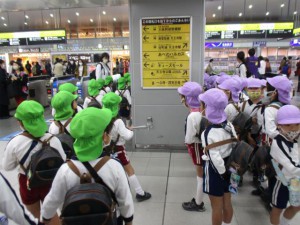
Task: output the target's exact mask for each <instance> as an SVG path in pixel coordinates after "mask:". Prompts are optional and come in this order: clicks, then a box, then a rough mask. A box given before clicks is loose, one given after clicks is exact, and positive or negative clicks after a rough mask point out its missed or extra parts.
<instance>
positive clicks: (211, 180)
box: [203, 161, 230, 197]
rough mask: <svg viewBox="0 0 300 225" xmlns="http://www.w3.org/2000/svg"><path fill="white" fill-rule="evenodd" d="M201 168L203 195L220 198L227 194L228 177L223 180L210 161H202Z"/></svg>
mask: <svg viewBox="0 0 300 225" xmlns="http://www.w3.org/2000/svg"><path fill="white" fill-rule="evenodd" d="M203 168H204V169H203V170H204V171H203V192H204V193H206V194H208V195H212V196H216V197H222V196H223V195H224V194H225V193H229V185H230V176H228V179H226V180H224V179H223V177H222V176H221V175H220V174H219V172H218V171H217V169H215V168H214V166H213V165H212V163H211V161H204V167H203Z"/></svg>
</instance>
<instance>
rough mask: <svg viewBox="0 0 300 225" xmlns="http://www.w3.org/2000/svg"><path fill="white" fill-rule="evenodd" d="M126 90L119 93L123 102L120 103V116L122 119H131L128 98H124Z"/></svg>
mask: <svg viewBox="0 0 300 225" xmlns="http://www.w3.org/2000/svg"><path fill="white" fill-rule="evenodd" d="M125 91H126V89H125V90H124V91H119V90H118V92H119V94H120V97H121V98H122V101H121V102H120V111H119V114H120V116H121V117H125V118H127V117H129V115H130V110H129V108H130V105H129V102H128V100H127V98H126V97H124V93H125Z"/></svg>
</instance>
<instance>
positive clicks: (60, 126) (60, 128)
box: [54, 120, 64, 134]
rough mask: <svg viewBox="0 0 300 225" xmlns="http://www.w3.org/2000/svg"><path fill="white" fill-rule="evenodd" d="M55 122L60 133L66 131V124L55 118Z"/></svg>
mask: <svg viewBox="0 0 300 225" xmlns="http://www.w3.org/2000/svg"><path fill="white" fill-rule="evenodd" d="M54 124H55V125H56V126H57V127H58V128H59V133H60V134H62V133H64V126H63V125H62V123H61V122H60V121H58V120H54Z"/></svg>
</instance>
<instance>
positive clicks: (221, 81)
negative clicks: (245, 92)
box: [216, 74, 231, 85]
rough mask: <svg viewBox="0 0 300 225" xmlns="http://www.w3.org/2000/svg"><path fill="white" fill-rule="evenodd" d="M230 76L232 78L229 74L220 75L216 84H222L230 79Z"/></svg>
mask: <svg viewBox="0 0 300 225" xmlns="http://www.w3.org/2000/svg"><path fill="white" fill-rule="evenodd" d="M230 78H231V76H229V75H227V74H223V75H219V76H218V77H217V79H216V84H217V85H219V84H222V83H223V82H224V81H225V80H228V79H230Z"/></svg>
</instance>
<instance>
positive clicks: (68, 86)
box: [58, 83, 78, 94]
mask: <svg viewBox="0 0 300 225" xmlns="http://www.w3.org/2000/svg"><path fill="white" fill-rule="evenodd" d="M58 90H59V91H67V92H70V93H71V94H73V93H74V92H75V91H77V90H78V87H77V86H75V85H74V84H71V83H65V84H62V85H60V86H59V88H58Z"/></svg>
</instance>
